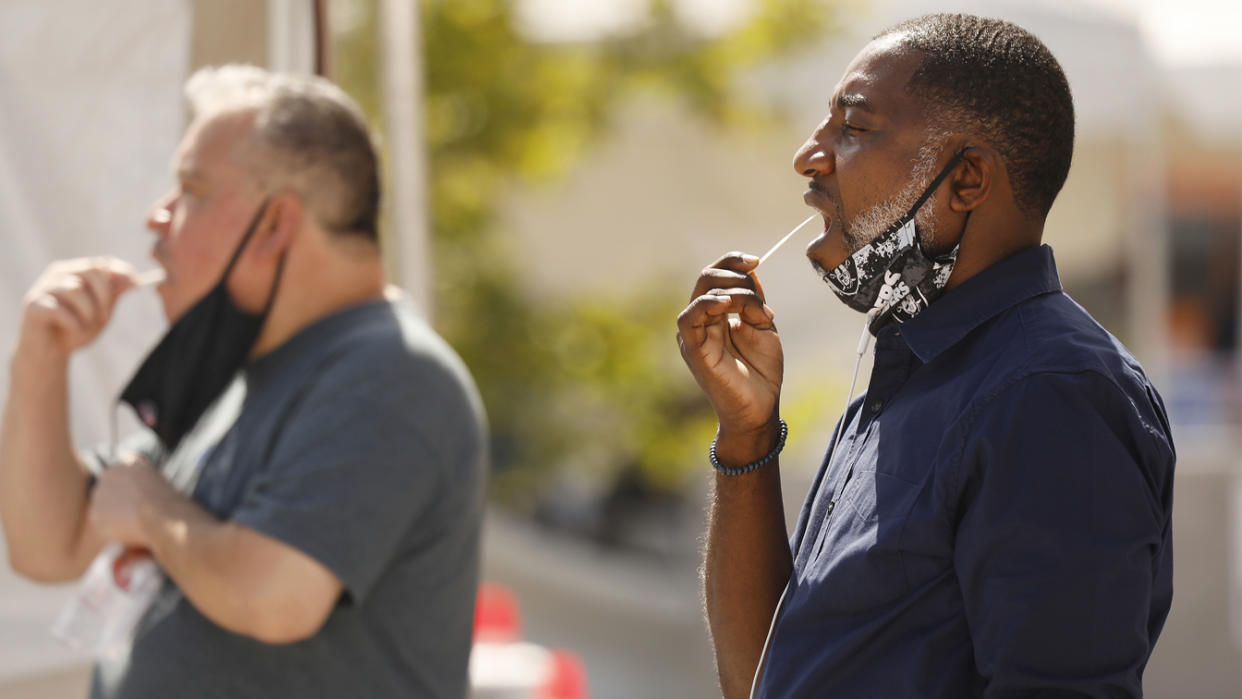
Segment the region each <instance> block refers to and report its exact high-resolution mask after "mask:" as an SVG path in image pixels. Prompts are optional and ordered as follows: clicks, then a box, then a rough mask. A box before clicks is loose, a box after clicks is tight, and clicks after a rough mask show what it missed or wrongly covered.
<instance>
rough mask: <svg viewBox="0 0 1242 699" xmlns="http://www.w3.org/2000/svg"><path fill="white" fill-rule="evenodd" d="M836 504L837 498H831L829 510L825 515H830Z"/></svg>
mask: <svg viewBox="0 0 1242 699" xmlns="http://www.w3.org/2000/svg"><path fill="white" fill-rule="evenodd" d="M836 506H837V501H836V500H830V501H829V502H828V511H827V512H825V513H824V515H825V516H826V515H830V514H832V510H833V508H835V507H836Z"/></svg>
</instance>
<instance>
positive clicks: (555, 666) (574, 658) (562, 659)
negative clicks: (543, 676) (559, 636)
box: [534, 650, 591, 699]
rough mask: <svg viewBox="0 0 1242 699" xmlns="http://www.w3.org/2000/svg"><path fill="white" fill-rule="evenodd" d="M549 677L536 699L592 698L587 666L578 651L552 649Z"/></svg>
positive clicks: (538, 691) (536, 694)
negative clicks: (589, 689) (588, 685)
mask: <svg viewBox="0 0 1242 699" xmlns="http://www.w3.org/2000/svg"><path fill="white" fill-rule="evenodd" d="M550 665H551V668H549V672H548V679H547V680H545V681H544V683H543V685H542V686H540V687H539V689H538V690H537V691H536V692H535V695H534V699H590V696H591V694H590V692H589V691H588V689H587V679H586V667H585V666H584V665H583V664H582V660H581V659H580V658H579V657H578V655H577V654H576V653H571V652H570V651H567V650H557V651H552V660H551V663H550Z"/></svg>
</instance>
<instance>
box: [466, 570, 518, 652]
mask: <svg viewBox="0 0 1242 699" xmlns="http://www.w3.org/2000/svg"><path fill="white" fill-rule="evenodd" d="M521 638H522V614H521V612H519V611H518V603H517V598H516V597H514V596H513V593H512V592H509V590H508V588H506V587H505V586H503V585H497V584H496V583H484V584H482V585H480V586H479V596H478V598H477V599H476V600H475V605H474V642H475V643H513V642H514V641H518V640H521Z"/></svg>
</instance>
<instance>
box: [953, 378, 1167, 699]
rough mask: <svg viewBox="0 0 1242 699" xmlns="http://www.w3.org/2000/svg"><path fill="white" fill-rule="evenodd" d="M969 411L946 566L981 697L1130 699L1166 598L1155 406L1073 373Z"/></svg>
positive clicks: (1024, 385) (1162, 445)
mask: <svg viewBox="0 0 1242 699" xmlns="http://www.w3.org/2000/svg"><path fill="white" fill-rule="evenodd" d="M1156 400H1158V399H1156ZM973 408H974V409H973V413H972V414H973V416H974V418H973V420H969V421H968V422H969V424H968V425H967V426H966V427H965V428H964V429H963V435H964V436H963V437H962V440H961V443H962V445H963V446H962V448H961V454H960V459H959V460H958V468H957V492H958V496H959V498H960V499H959V501H958V503H957V507H956V508H955V511H956V516H957V521H956V527H957V535H956V540H957V546H956V550H955V554H954V568H955V571H956V573H957V576H958V578H959V581H960V584H961V589H962V598H963V603H964V605H965V612H966V618H967V623H968V625H969V627H970V632H971V637H972V639H973V643H974V655H975V663H976V666H977V668H978V671H979V673H980V674H981V675H982V676H983V678H984V680H985V682H986V691H985V693H984V696H986V697H1019V696H1021V697H1026V696H1041V697H1042V696H1091V697H1130V696H1133V697H1138V696H1141V695H1142V687H1141V672H1142V667H1143V665H1144V663H1145V661H1146V659H1147V657H1148V655H1149V653H1150V649H1151V645H1152V643H1153V642H1154V639H1155V637H1156V636H1157V634H1158V633H1159V630H1160V627H1161V625H1162V624H1163V622H1164V613H1160V614H1159V615H1158V616H1159V618H1152V615H1153V613H1152V610H1153V609H1165V610H1167V608H1168V605H1167V601H1166V603H1165V604H1163V605H1153V604H1152V602H1153V598H1160V597H1163V598H1165V599H1166V600H1167V598H1169V597H1171V595H1172V580H1171V576H1172V565H1171V556H1172V543H1171V530H1170V514H1171V511H1172V483H1173V462H1174V456H1173V451H1172V447H1171V439H1170V438H1169V435H1168V427H1167V422H1166V421H1165V419H1164V413H1163V408H1162V407H1161V406H1159V405H1158V403H1153V402H1152V397H1151V396H1150V395H1148V396H1134V395H1130V394H1127V393H1126V392H1124V391H1123V390H1122V389H1120V388H1119V387H1117V386H1116V385H1115V384H1114V383H1113V382H1111V381H1110V380H1108V379H1106V378H1105V377H1103V376H1101V375H1099V374H1095V373H1093V372H1086V371H1084V372H1078V373H1064V374H1038V375H1034V376H1027V377H1025V378H1023V379H1021V380H1019V381H1017V382H1015V383H1012V384H1010V385H1009V386H1007V387H1005V388H1003V389H1001V390H1000V391H998V392H997V394H996V395H995V396H994V397H993V398H992V399H991V400H987V401H980V402H979V403H978V404H976V405H975V406H973Z"/></svg>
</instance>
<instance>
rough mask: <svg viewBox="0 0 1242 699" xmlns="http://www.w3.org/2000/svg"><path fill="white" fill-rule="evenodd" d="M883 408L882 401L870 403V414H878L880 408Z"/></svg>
mask: <svg viewBox="0 0 1242 699" xmlns="http://www.w3.org/2000/svg"><path fill="white" fill-rule="evenodd" d="M883 407H884V401H882V400H877V401H873V402H872V403H871V412H873V413H878V412H880V408H883Z"/></svg>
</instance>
